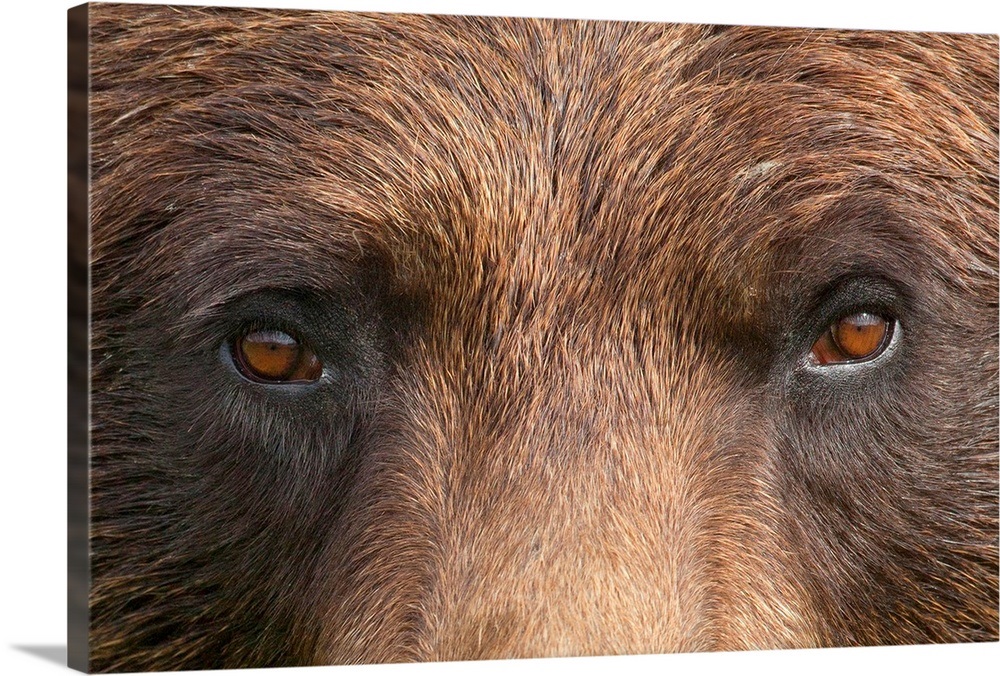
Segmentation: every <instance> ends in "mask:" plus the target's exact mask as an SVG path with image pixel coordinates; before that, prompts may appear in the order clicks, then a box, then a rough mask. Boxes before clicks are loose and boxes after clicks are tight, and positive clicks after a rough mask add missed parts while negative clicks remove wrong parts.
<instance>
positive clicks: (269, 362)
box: [233, 330, 323, 383]
mask: <svg viewBox="0 0 1000 676" xmlns="http://www.w3.org/2000/svg"><path fill="white" fill-rule="evenodd" d="M233 357H234V361H235V363H236V367H237V368H238V369H239V371H240V373H242V374H243V375H244V376H245V377H246V378H248V379H250V380H254V381H258V382H264V383H295V382H310V381H313V380H317V379H318V378H319V377H320V375H321V374H322V373H323V364H322V362H320V360H319V358H318V357H317V356H316V354H315V353H314V352H313V351H312V350H310V349H309V348H307V347H305V346H303V345H302V344H301V343H300V342H299V341H298V340H296V339H295V338H293V337H292V336H290V335H288V334H287V333H285V332H284V331H272V330H260V331H251V332H250V333H247V334H246V335H244V336H242V337H240V338H238V339H237V340H236V342H235V343H234V344H233Z"/></svg>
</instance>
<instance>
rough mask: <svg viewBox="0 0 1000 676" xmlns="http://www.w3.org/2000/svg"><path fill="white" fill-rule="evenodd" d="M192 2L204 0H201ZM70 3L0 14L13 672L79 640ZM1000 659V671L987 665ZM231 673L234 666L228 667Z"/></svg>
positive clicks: (922, 21) (701, 667)
mask: <svg viewBox="0 0 1000 676" xmlns="http://www.w3.org/2000/svg"><path fill="white" fill-rule="evenodd" d="M188 4H190V3H188ZM205 4H224V5H244V6H247V5H251V6H264V7H294V8H319V9H354V10H359V9H368V10H383V11H411V12H435V13H463V14H494V15H496V14H500V15H515V16H550V17H572V18H609V19H643V20H658V21H680V22H699V23H702V22H703V23H728V24H738V23H751V24H764V25H792V26H816V27H843V28H892V29H904V30H946V31H971V32H987V33H997V32H998V30H1000V21H998V15H997V10H996V9H989V8H988V5H992V4H994V3H992V2H989V0H987V1H986V2H979V1H970V2H954V1H945V2H940V1H939V2H934V3H925V2H908V3H888V2H887V3H877V5H876V3H875V2H873V1H869V2H843V1H840V0H825V2H805V1H804V2H798V3H790V4H788V5H786V4H783V3H773V2H772V3H768V2H746V3H731V2H715V1H708V0H706V1H699V2H685V3H683V4H682V6H680V7H671V6H669V5H667V6H663V7H661V6H660V5H659V3H656V5H655V6H646V3H645V2H640V1H638V0H613V1H612V2H609V3H600V2H593V1H590V0H586V1H583V2H568V1H566V0H508V1H507V2H500V1H497V0H475V1H473V0H465V1H464V2H463V1H460V0H453V1H452V2H444V1H442V0H437V1H434V0H408V1H406V2H402V1H398V0H397V1H395V2H393V1H379V0H361V1H360V2H346V1H339V2H338V0H298V1H292V2H289V1H287V0H271V1H269V2H266V1H265V2H259V1H258V2H254V1H253V0H250V1H246V2H224V1H219V2H215V3H205ZM70 6H71V3H70V2H59V1H56V0H44V1H39V0H34V1H32V0H13V1H8V2H6V3H4V11H3V15H2V18H3V20H2V21H0V31H2V32H3V35H2V39H0V49H3V60H2V63H3V79H2V81H0V91H2V103H0V110H2V114H3V116H4V120H3V125H2V126H0V129H2V130H3V136H2V138H3V150H4V154H5V156H4V158H3V160H4V161H3V163H2V171H3V172H4V180H3V182H2V185H3V197H4V207H5V208H6V209H7V210H6V211H5V213H6V214H7V215H6V216H5V217H3V218H2V220H0V242H2V246H0V255H2V256H3V258H2V263H0V275H2V276H3V277H2V287H0V288H2V289H3V294H4V297H3V303H2V305H0V316H2V321H3V328H2V331H0V338H2V342H0V377H2V378H3V379H4V380H5V382H4V387H3V388H2V390H0V391H2V392H3V393H4V394H3V405H2V406H0V411H3V421H4V426H5V429H6V430H7V433H6V434H5V435H4V442H3V443H2V444H0V453H2V454H3V455H4V456H5V462H4V463H3V465H2V467H4V468H5V470H4V471H0V481H2V484H0V497H2V500H3V519H4V528H3V531H2V533H3V536H2V545H0V562H2V563H0V566H2V569H0V582H2V585H3V588H2V592H0V609H2V622H3V624H2V635H0V675H6V674H15V675H17V676H20V675H21V674H29V675H30V674H51V673H60V672H63V671H64V670H65V666H62V664H63V663H64V659H65V658H64V650H65V645H66V610H65V599H66V319H65V317H66V272H65V270H66V265H65V261H66V216H65V214H66V174H65V167H66V143H65V138H66V113H65V111H66V103H65V88H66V86H65V82H66V75H65V73H66V65H65V64H66V39H65V36H66V10H67V9H68V8H69V7H70ZM998 663H1000V644H995V643H994V644H987V645H978V646H932V647H916V648H878V649H851V650H823V651H815V650H814V651H786V652H771V653H742V654H713V655H667V656H651V657H643V656H639V657H625V658H600V659H585V660H579V659H571V660H529V661H520V662H489V663H475V664H474V665H472V666H473V669H472V673H474V674H501V673H502V674H507V673H511V672H518V673H553V672H555V673H557V674H569V673H574V674H575V673H579V672H580V671H581V670H583V672H584V673H604V672H606V671H609V670H611V671H618V672H622V671H627V672H629V673H632V672H636V673H663V672H666V671H677V672H680V673H686V672H702V671H705V672H708V673H712V672H714V671H716V670H726V671H735V672H737V673H757V672H767V673H772V672H776V673H799V672H806V673H810V672H815V673H820V674H823V673H848V674H853V673H855V672H861V673H874V672H882V671H887V672H889V673H896V672H897V671H901V670H906V671H907V672H910V673H914V672H916V673H934V674H939V673H944V674H951V673H954V672H956V671H962V672H965V673H972V674H978V673H984V672H993V669H994V668H995V665H996V664H998ZM989 664H994V667H993V668H991V667H989V666H988V665H989ZM469 666H470V665H468V664H461V663H459V664H447V665H440V664H437V665H395V666H373V667H330V668H315V669H311V670H309V671H303V672H296V671H292V670H289V669H272V670H257V671H253V672H250V671H247V672H242V673H261V674H268V675H269V676H270V675H274V676H277V675H278V674H282V675H284V674H293V673H295V674H299V673H302V674H305V673H308V674H313V673H315V674H327V673H329V674H365V675H369V674H376V675H383V674H404V675H405V674H412V675H423V674H459V673H467V671H468V669H469ZM229 673H232V672H229Z"/></svg>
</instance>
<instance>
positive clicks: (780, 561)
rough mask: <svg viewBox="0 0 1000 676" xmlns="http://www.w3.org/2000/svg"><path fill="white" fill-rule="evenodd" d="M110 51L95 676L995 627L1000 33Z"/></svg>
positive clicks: (275, 43)
mask: <svg viewBox="0 0 1000 676" xmlns="http://www.w3.org/2000/svg"><path fill="white" fill-rule="evenodd" d="M91 21H92V28H91V40H92V53H91V66H92V80H91V99H90V106H91V115H92V118H91V119H92V153H93V154H92V165H91V166H92V178H93V183H92V206H91V208H92V212H91V214H92V228H93V233H92V274H93V295H92V302H93V310H92V312H93V314H92V318H93V348H92V350H93V352H92V363H93V386H92V396H93V404H92V406H93V408H92V431H93V464H92V483H93V520H92V530H91V541H92V548H93V559H92V560H93V580H94V581H93V587H92V591H91V612H92V635H91V641H92V662H91V666H92V668H94V669H96V670H99V671H104V670H120V669H129V670H140V669H143V670H144V669H165V668H212V667H235V666H256V665H286V664H322V663H344V662H371V661H396V660H425V659H426V660H431V659H433V660H446V659H468V658H497V657H527V656H536V655H590V654H607V653H638V652H662V651H689V650H734V649H735V650H739V649H755V648H785V647H806V646H831V645H869V644H885V643H914V642H939V641H983V640H996V639H997V621H998V620H997V603H998V597H997V585H998V583H997V510H998V503H997V471H998V470H997V449H998V432H997V397H998V395H997V370H998V359H997V342H998V330H997V328H998V326H997V296H998V288H997V246H998V243H997V230H998V226H997V134H998V132H997V40H996V37H995V36H959V35H930V34H903V33H867V32H836V31H804V30H790V29H766V28H720V27H704V26H677V25H657V24H632V23H593V22H573V21H561V22H557V21H540V20H518V19H473V18H445V17H426V16H378V15H348V14H336V13H312V14H310V13H299V12H277V11H249V10H248V11H242V10H228V9H207V8H184V9H181V8H164V7H125V6H120V5H96V6H94V7H92V11H91ZM852 304H853V305H852ZM859 304H860V305H859ZM872 304H876V305H877V306H878V308H880V309H882V310H883V311H884V312H886V313H891V314H892V315H893V316H895V317H897V318H898V319H899V321H900V326H901V327H902V329H901V330H902V336H901V338H900V342H899V346H898V349H896V351H895V352H894V353H893V354H892V355H891V358H887V359H885V360H883V362H884V363H880V364H878V365H868V366H865V367H860V368H848V369H839V370H838V369H828V370H827V371H819V370H817V369H816V368H809V367H807V366H805V365H804V364H803V357H804V355H805V354H807V353H808V350H809V348H810V346H811V345H812V343H813V342H814V341H815V339H816V337H817V336H818V335H819V334H820V333H821V332H822V331H823V329H824V328H825V327H826V326H828V325H829V323H830V322H831V321H833V320H835V319H836V318H837V313H842V311H843V310H845V309H851V308H853V309H855V310H856V309H857V307H856V306H863V307H868V306H870V305H872ZM260 321H265V323H267V322H270V323H272V324H273V323H275V322H281V323H282V325H289V326H293V327H294V328H295V330H296V331H297V333H298V334H299V335H305V336H306V337H307V339H308V340H310V341H311V342H312V343H313V344H314V345H316V346H317V351H318V352H319V353H320V354H321V356H323V358H324V361H325V363H326V364H327V365H328V366H332V367H334V369H335V375H334V376H332V380H331V381H324V382H323V383H322V384H321V385H320V386H318V387H312V388H302V387H299V388H295V387H293V388H290V389H289V388H282V387H281V386H272V387H262V386H258V385H253V384H251V383H248V382H245V381H242V380H241V379H240V378H239V377H238V376H237V375H235V373H233V372H232V370H231V369H228V370H227V368H226V364H225V359H224V358H223V357H224V355H222V357H220V345H222V344H224V343H225V341H226V340H227V339H229V338H230V337H231V336H232V335H233V334H234V332H238V331H239V330H240V328H241V327H244V326H246V325H248V323H253V322H260Z"/></svg>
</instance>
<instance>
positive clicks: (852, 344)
mask: <svg viewBox="0 0 1000 676" xmlns="http://www.w3.org/2000/svg"><path fill="white" fill-rule="evenodd" d="M894 326H895V321H894V320H889V319H886V318H885V317H882V316H880V315H877V314H874V313H871V312H858V313H856V314H852V315H849V316H846V317H841V318H840V319H838V320H837V321H835V322H834V323H833V324H831V325H830V327H829V328H828V329H827V330H826V331H824V332H823V335H822V336H820V337H819V340H817V341H816V343H815V344H814V345H813V347H812V351H811V352H810V355H809V356H810V359H811V360H812V363H813V364H816V365H819V366H825V365H828V364H849V363H856V362H863V361H868V360H870V359H874V358H875V357H878V356H879V355H880V354H882V353H883V352H884V351H885V349H886V347H888V345H889V342H890V340H891V339H892V333H893V328H894Z"/></svg>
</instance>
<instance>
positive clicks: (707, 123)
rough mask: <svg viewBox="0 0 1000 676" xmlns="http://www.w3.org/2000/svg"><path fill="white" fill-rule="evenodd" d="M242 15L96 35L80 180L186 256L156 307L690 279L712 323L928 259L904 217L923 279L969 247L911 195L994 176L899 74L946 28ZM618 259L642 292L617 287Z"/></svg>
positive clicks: (572, 289)
mask: <svg viewBox="0 0 1000 676" xmlns="http://www.w3.org/2000/svg"><path fill="white" fill-rule="evenodd" d="M147 9H148V8H147ZM261 16H263V15H258V14H257V13H255V12H253V11H249V12H245V11H235V10H216V11H214V12H211V13H209V14H205V15H201V14H199V15H197V17H196V19H195V20H190V21H185V20H184V18H182V17H181V18H179V17H178V16H177V15H175V14H168V15H164V14H163V13H162V12H157V11H147V12H143V13H138V14H135V15H134V16H133V17H132V19H131V20H130V21H126V22H123V25H125V26H126V28H125V29H119V30H125V31H126V34H124V35H116V36H115V37H116V39H115V40H105V41H98V42H97V43H96V44H97V46H96V48H95V49H97V53H96V58H95V74H94V90H95V115H96V116H97V117H98V118H101V117H102V116H103V117H104V118H106V119H107V120H108V121H109V124H104V125H97V126H98V127H99V128H101V129H102V130H103V131H104V134H106V135H107V136H106V138H104V139H100V138H99V139H95V159H96V162H95V166H96V172H95V173H96V174H97V175H96V179H95V180H96V183H97V185H98V186H99V185H100V184H101V181H102V175H106V176H107V177H108V181H109V183H110V184H113V185H115V186H116V189H117V190H118V191H119V193H118V195H116V202H115V204H116V207H117V208H126V209H128V208H132V209H134V210H135V211H136V212H139V210H141V211H142V216H143V217H145V218H152V219H153V220H155V221H156V222H157V223H160V224H167V227H161V228H160V229H159V231H158V232H157V239H156V240H155V245H154V246H153V247H151V249H150V254H151V255H150V256H149V260H148V261H147V262H145V263H144V267H146V269H145V274H148V275H152V276H153V278H157V279H161V280H165V279H169V280H171V282H172V283H173V282H176V281H177V276H175V275H172V274H171V272H172V271H173V270H175V269H177V268H181V269H184V270H187V271H188V272H189V273H191V274H188V275H187V276H186V277H185V279H184V281H182V282H181V283H182V284H191V285H200V287H198V288H194V287H192V288H190V289H186V290H184V291H183V293H182V294H181V295H183V296H185V297H188V298H197V299H199V302H200V303H201V304H202V305H204V306H206V307H209V306H213V305H217V304H219V303H221V302H224V301H225V300H226V299H227V298H229V297H231V296H233V295H237V294H240V293H245V292H247V291H248V290H252V289H254V288H259V287H265V286H273V285H278V286H281V285H285V286H297V285H301V286H310V287H317V288H329V287H336V286H338V285H343V284H345V283H349V282H350V280H351V279H353V278H355V277H356V276H357V274H358V265H359V261H368V262H371V261H377V265H378V267H379V268H380V270H381V274H389V275H392V277H393V281H392V283H393V284H399V285H402V286H405V287H409V288H427V287H440V286H441V285H442V284H444V285H447V283H448V280H450V279H462V280H466V283H469V282H473V283H474V282H477V281H478V282H479V283H481V284H495V283H496V282H497V280H503V281H505V282H508V283H510V284H513V285H515V286H517V285H521V286H522V287H525V286H530V287H532V289H524V290H523V291H522V295H523V294H528V295H531V294H532V293H535V294H537V293H542V292H553V293H556V292H558V294H560V295H561V296H564V297H567V294H568V297H574V293H576V295H577V296H579V297H581V298H582V297H587V296H588V294H591V293H592V292H593V291H594V290H595V289H604V291H603V292H602V293H604V294H605V295H606V296H608V297H611V298H614V297H621V294H623V293H624V294H632V295H633V296H634V295H635V294H639V296H640V297H633V298H631V299H630V300H633V301H635V302H640V301H641V300H650V299H659V300H658V302H664V299H668V300H669V299H671V298H677V297H678V294H677V293H674V291H675V290H676V289H681V290H684V291H685V292H686V293H685V295H686V296H688V298H685V299H683V300H684V302H689V301H690V298H689V297H690V295H691V294H690V290H691V288H692V287H693V286H694V287H698V288H699V289H700V294H696V295H703V296H705V297H713V298H714V297H718V295H719V293H720V292H722V293H723V294H724V298H723V299H724V300H726V301H727V302H726V303H722V304H721V308H720V311H722V312H724V311H725V310H726V309H729V310H730V311H731V314H732V316H733V317H735V318H738V317H740V316H746V315H751V314H753V312H754V311H755V310H754V307H755V304H757V303H759V302H763V300H764V296H763V294H762V293H761V292H760V291H759V289H766V288H774V287H776V286H778V285H780V284H781V283H785V282H786V281H787V280H786V277H787V276H788V275H790V274H791V275H792V276H793V277H795V278H800V277H802V276H803V275H805V276H806V277H809V275H811V274H814V273H815V274H817V275H819V274H821V271H819V270H817V269H816V265H815V263H816V261H818V260H825V261H826V262H827V264H826V265H825V266H824V267H823V271H822V274H823V275H827V276H829V275H830V274H834V275H836V274H841V272H842V271H843V270H844V269H847V268H849V267H850V266H860V267H862V268H864V267H865V266H866V265H867V264H868V263H869V262H870V263H871V264H872V265H875V266H880V267H881V268H887V270H888V271H887V272H886V271H884V270H880V271H879V272H880V273H883V272H884V273H885V274H891V272H892V270H893V269H896V268H902V267H911V266H912V259H913V257H914V256H917V257H920V256H925V257H927V256H928V255H927V253H926V249H925V248H923V247H919V246H914V245H913V242H912V241H909V240H912V237H911V236H910V235H909V234H908V233H909V232H910V231H911V230H912V228H911V227H910V226H909V224H908V223H909V222H910V221H912V220H913V219H914V218H916V216H914V214H915V213H916V212H917V210H918V209H919V210H920V212H921V214H920V216H919V218H920V219H921V221H922V223H921V227H922V228H924V233H925V234H924V235H923V236H924V237H927V236H930V237H931V239H933V240H935V241H937V240H940V241H939V242H937V243H938V244H939V246H937V247H935V248H936V251H935V253H934V256H933V261H932V260H931V258H930V257H928V265H932V266H938V267H941V266H942V261H944V263H945V265H944V269H943V270H942V271H941V272H940V274H941V276H943V277H947V276H949V274H950V271H949V269H948V268H947V264H948V263H951V264H953V265H956V266H962V265H966V264H967V263H968V261H965V260H963V259H962V257H961V256H960V255H959V254H958V253H956V252H957V250H958V248H959V247H957V246H956V245H955V244H954V243H955V242H956V241H959V237H958V236H957V234H956V233H954V232H950V231H949V227H950V226H949V223H950V222H956V221H958V220H960V218H956V217H955V216H954V215H953V214H952V215H951V216H950V217H941V218H936V217H934V216H935V214H928V213H927V212H928V204H931V205H934V206H932V207H930V208H931V209H939V210H942V209H944V208H947V207H949V206H950V205H949V200H948V199H937V200H933V199H932V200H928V199H927V196H928V195H927V194H928V192H929V191H930V192H933V191H935V190H937V191H939V192H940V194H942V195H944V194H946V193H947V192H948V191H950V190H951V191H954V189H955V186H956V185H957V183H958V182H960V181H962V180H963V177H967V176H969V172H970V170H971V171H973V172H979V173H984V172H990V171H993V169H991V168H989V167H983V166H974V164H973V163H974V162H975V160H973V159H971V158H972V156H973V149H974V147H975V143H976V141H977V138H978V139H981V138H987V139H988V138H990V135H989V132H988V130H984V129H983V124H982V120H981V118H979V117H976V115H974V114H973V109H974V108H975V107H976V105H975V101H976V100H977V97H979V98H980V99H981V97H982V96H983V92H979V91H977V90H975V88H974V85H972V84H970V85H969V88H970V91H962V90H959V91H957V92H944V93H945V94H946V95H947V96H945V97H942V96H941V93H942V92H940V91H934V92H927V91H924V90H922V89H921V88H920V87H917V86H916V85H914V84H913V83H915V82H918V81H919V80H920V79H921V78H922V77H924V76H926V75H927V73H928V72H930V71H931V70H933V69H938V70H940V69H942V68H946V67H947V68H951V69H952V70H956V69H959V70H960V69H961V66H959V65H957V64H956V63H953V62H952V61H950V60H948V59H946V58H945V57H941V59H940V60H939V61H935V58H937V57H934V56H933V53H932V52H929V50H926V49H923V47H925V46H926V45H922V44H921V41H930V42H933V41H934V40H945V38H935V37H933V36H913V35H907V36H902V35H894V34H877V35H876V34H866V33H837V32H818V33H817V32H809V31H795V30H782V29H778V30H769V29H747V30H741V31H729V32H727V31H724V30H719V31H714V30H709V29H705V28H703V27H697V26H670V25H653V24H629V23H597V22H548V21H533V20H517V19H467V18H447V17H395V16H393V17H388V16H379V15H340V14H335V13H334V14H318V15H305V14H300V13H287V14H286V13H268V14H267V15H266V21H261V20H260V18H261ZM116 25H118V24H116ZM934 46H936V47H938V48H939V49H938V51H941V49H940V48H941V47H943V46H947V45H946V44H945V42H942V43H941V44H935V45H934ZM968 46H971V47H988V45H987V44H980V43H978V42H975V41H973V42H972V43H970V45H966V47H968ZM101 50H108V51H106V52H102V51H101ZM123 74H124V75H123ZM955 75H956V77H958V76H959V75H960V73H959V72H958V71H957V70H956V73H955ZM126 78H127V81H126ZM123 83H124V84H123ZM105 88H106V89H108V90H109V91H110V90H113V91H114V96H113V97H112V96H111V95H109V96H108V97H107V98H106V99H102V96H101V91H102V89H105ZM123 90H124V91H123ZM873 91H875V92H879V96H877V97H874V96H873V95H872V92H873ZM932 95H933V96H932ZM993 96H994V98H995V94H993ZM935 97H936V98H935ZM932 99H933V105H931V103H930V102H931V100H932ZM944 105H946V106H948V107H949V111H948V115H947V116H946V115H944V114H943V113H942V114H941V115H940V116H936V115H935V114H934V112H935V110H937V109H938V108H941V107H942V106H944ZM917 110H921V111H924V112H925V113H926V112H928V111H929V112H930V113H931V114H930V115H929V116H928V115H926V114H925V115H923V116H922V117H921V121H920V122H916V121H915V120H916V118H917V116H916V115H913V114H912V113H914V112H915V111H917ZM956 112H957V114H956ZM962 121H965V122H968V125H967V126H966V127H964V128H961V129H958V130H956V128H955V127H956V125H957V124H958V123H960V122H962ZM914 125H917V126H914ZM945 127H947V128H945ZM945 133H949V134H950V136H949V137H948V138H949V143H948V144H947V145H940V146H939V145H937V144H935V143H934V140H935V137H936V136H942V135H943V134H945ZM123 139H127V140H123ZM955 139H958V140H959V144H958V147H956V142H955ZM962 142H967V143H968V148H966V147H963V146H962ZM107 143H110V146H108V147H109V148H112V149H113V151H114V155H113V158H114V159H113V161H112V162H109V163H108V164H107V166H106V167H105V166H102V163H101V157H102V148H103V147H104V144H107ZM900 148H905V150H903V151H901V150H900ZM108 156H109V157H111V156H112V154H111V153H108ZM140 169H141V171H140ZM927 175H933V176H935V177H937V178H939V181H938V183H937V185H936V186H930V187H929V186H928V185H927V181H925V180H923V178H924V177H926V176H927ZM965 187H966V188H967V186H965ZM966 192H968V190H967V189H966ZM122 205H125V206H124V207H122ZM942 205H943V206H942ZM98 208H100V204H98ZM150 214H153V215H152V216H150ZM97 220H98V221H99V222H100V221H101V219H97ZM136 220H141V218H140V219H137V218H135V217H133V218H131V219H120V220H117V221H115V220H114V219H108V221H109V222H118V223H124V222H132V223H134V222H135V221H136ZM206 233H211V234H208V235H206ZM103 239H104V240H105V241H108V242H114V241H116V240H115V238H114V237H113V236H111V237H107V238H103ZM845 241H848V242H850V245H849V246H847V247H845V246H844V245H843V243H844V242H845ZM886 244H889V245H891V246H889V247H886V246H885V245H886ZM886 251H888V253H886ZM894 253H898V256H896V259H893V254H894ZM949 257H951V258H953V259H954V260H948V259H949ZM290 259H297V260H308V261H309V265H296V266H289V265H287V262H288V260H290ZM858 261H861V263H858ZM908 261H909V262H908ZM830 271H832V272H830ZM637 275H638V276H641V277H643V278H644V279H645V280H647V283H646V284H644V285H635V284H631V283H623V280H634V279H635V278H636V276H637ZM806 281H808V282H809V283H811V284H813V285H815V284H817V283H823V282H825V281H828V280H826V279H812V278H809V279H807V280H806ZM222 289H225V291H223V290H222ZM514 295H515V296H516V295H517V294H514Z"/></svg>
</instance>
